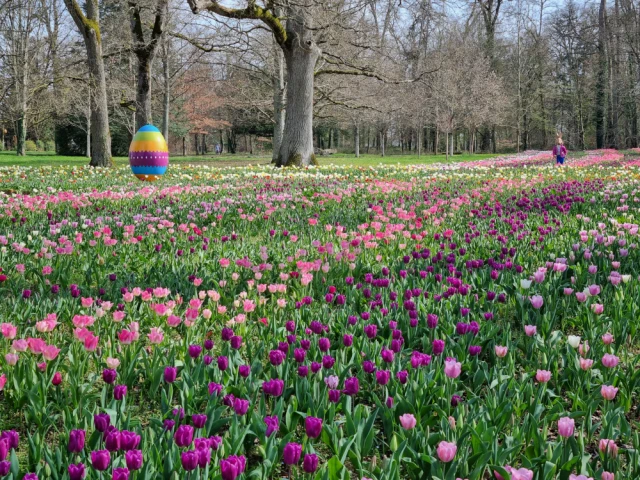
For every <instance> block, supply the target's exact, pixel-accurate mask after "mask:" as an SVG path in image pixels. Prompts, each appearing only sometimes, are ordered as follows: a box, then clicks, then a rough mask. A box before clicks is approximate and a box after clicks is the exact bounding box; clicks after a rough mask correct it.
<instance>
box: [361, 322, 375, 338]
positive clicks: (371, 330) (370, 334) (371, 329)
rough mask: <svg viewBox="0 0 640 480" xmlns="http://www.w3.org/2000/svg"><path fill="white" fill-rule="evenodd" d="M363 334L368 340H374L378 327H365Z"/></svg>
mask: <svg viewBox="0 0 640 480" xmlns="http://www.w3.org/2000/svg"><path fill="white" fill-rule="evenodd" d="M364 334H365V335H366V336H367V337H368V338H369V339H374V338H376V335H377V334H378V326H377V325H367V326H366V327H364Z"/></svg>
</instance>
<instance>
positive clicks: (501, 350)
mask: <svg viewBox="0 0 640 480" xmlns="http://www.w3.org/2000/svg"><path fill="white" fill-rule="evenodd" d="M508 351H509V349H508V348H507V347H502V346H500V345H496V346H495V352H496V356H497V357H500V358H504V357H506V356H507V352H508Z"/></svg>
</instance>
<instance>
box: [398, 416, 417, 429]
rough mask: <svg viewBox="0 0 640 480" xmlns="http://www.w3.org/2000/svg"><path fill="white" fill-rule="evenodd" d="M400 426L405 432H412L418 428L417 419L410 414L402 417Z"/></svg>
mask: <svg viewBox="0 0 640 480" xmlns="http://www.w3.org/2000/svg"><path fill="white" fill-rule="evenodd" d="M399 418H400V425H402V428H404V429H405V430H411V429H412V428H415V426H416V417H414V416H413V415H411V414H410V413H405V414H404V415H400V417H399Z"/></svg>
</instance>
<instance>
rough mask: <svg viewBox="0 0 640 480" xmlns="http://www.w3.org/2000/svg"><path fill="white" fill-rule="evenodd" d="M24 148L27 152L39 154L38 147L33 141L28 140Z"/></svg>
mask: <svg viewBox="0 0 640 480" xmlns="http://www.w3.org/2000/svg"><path fill="white" fill-rule="evenodd" d="M24 148H25V150H26V151H27V152H37V151H38V150H39V148H38V145H37V144H36V142H34V141H33V140H27V141H26V142H25V144H24Z"/></svg>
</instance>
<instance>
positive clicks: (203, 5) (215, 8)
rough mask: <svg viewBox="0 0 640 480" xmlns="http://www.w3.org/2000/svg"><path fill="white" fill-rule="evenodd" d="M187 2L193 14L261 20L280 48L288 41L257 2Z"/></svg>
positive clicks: (275, 19)
mask: <svg viewBox="0 0 640 480" xmlns="http://www.w3.org/2000/svg"><path fill="white" fill-rule="evenodd" d="M65 1H67V0H65ZM187 2H188V3H189V6H190V7H191V10H192V11H193V13H200V12H201V11H203V10H207V11H209V12H212V13H215V14H216V15H220V16H221V17H226V18H233V19H236V20H260V21H261V22H263V23H264V24H266V25H267V26H268V27H269V28H270V29H271V31H272V32H273V35H274V37H275V39H276V41H277V42H278V44H279V45H280V46H284V44H285V42H286V41H287V32H286V30H285V28H284V26H283V25H282V21H281V19H280V18H279V17H277V16H276V15H275V14H274V13H273V12H271V11H269V10H268V9H264V8H261V7H259V6H257V5H256V4H255V0H248V2H247V6H246V8H229V7H225V6H224V5H220V2H218V1H216V0H187Z"/></svg>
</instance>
